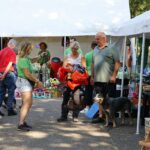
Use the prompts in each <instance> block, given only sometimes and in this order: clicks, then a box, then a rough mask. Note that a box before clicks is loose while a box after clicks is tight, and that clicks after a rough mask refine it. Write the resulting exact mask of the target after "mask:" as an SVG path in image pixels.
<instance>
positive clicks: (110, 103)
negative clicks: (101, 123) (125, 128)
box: [94, 94, 132, 127]
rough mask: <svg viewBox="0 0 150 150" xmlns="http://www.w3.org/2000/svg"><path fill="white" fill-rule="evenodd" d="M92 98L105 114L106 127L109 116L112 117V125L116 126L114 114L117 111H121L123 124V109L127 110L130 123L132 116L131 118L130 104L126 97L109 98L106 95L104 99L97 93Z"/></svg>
mask: <svg viewBox="0 0 150 150" xmlns="http://www.w3.org/2000/svg"><path fill="white" fill-rule="evenodd" d="M94 100H95V101H96V102H98V103H99V104H100V109H102V111H103V112H104V114H105V116H106V124H105V126H106V127H108V124H109V118H111V119H112V123H113V127H116V120H115V114H116V112H118V111H121V119H122V124H124V122H125V116H124V113H125V111H127V113H128V115H129V118H130V124H132V118H131V105H132V104H131V101H130V100H129V99H128V98H127V97H117V98H110V97H107V96H106V98H105V99H104V98H103V96H101V95H100V94H97V95H96V97H95V98H94ZM107 110H108V111H107Z"/></svg>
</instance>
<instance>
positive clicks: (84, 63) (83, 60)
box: [81, 57, 86, 68]
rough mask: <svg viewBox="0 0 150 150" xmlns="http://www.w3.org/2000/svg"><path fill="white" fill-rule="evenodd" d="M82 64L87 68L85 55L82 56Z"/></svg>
mask: <svg viewBox="0 0 150 150" xmlns="http://www.w3.org/2000/svg"><path fill="white" fill-rule="evenodd" d="M81 64H82V66H83V67H85V68H86V60H85V57H81Z"/></svg>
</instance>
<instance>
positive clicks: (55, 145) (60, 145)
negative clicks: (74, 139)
mask: <svg viewBox="0 0 150 150" xmlns="http://www.w3.org/2000/svg"><path fill="white" fill-rule="evenodd" d="M50 146H51V147H55V148H56V147H61V148H71V147H72V144H67V143H59V144H50Z"/></svg>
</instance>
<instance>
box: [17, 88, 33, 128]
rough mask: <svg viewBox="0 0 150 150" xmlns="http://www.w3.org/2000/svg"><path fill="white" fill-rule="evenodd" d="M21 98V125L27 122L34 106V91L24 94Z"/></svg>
mask: <svg viewBox="0 0 150 150" xmlns="http://www.w3.org/2000/svg"><path fill="white" fill-rule="evenodd" d="M21 97H22V106H21V109H20V119H19V125H21V124H23V123H24V122H25V120H26V117H27V115H28V112H29V110H30V108H31V106H32V91H29V92H22V93H21Z"/></svg>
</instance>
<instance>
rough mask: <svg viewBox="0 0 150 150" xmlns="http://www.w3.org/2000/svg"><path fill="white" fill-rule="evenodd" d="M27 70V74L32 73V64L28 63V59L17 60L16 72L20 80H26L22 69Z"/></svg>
mask: <svg viewBox="0 0 150 150" xmlns="http://www.w3.org/2000/svg"><path fill="white" fill-rule="evenodd" d="M25 68H28V69H29V72H30V73H32V72H33V68H32V64H31V61H30V58H28V57H25V58H19V59H18V62H17V71H18V76H19V77H21V78H26V77H25V75H24V72H23V69H25Z"/></svg>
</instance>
